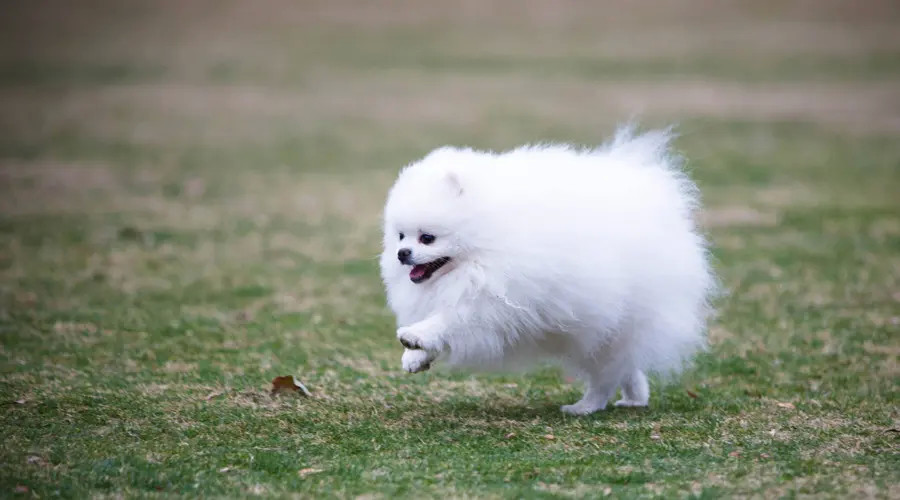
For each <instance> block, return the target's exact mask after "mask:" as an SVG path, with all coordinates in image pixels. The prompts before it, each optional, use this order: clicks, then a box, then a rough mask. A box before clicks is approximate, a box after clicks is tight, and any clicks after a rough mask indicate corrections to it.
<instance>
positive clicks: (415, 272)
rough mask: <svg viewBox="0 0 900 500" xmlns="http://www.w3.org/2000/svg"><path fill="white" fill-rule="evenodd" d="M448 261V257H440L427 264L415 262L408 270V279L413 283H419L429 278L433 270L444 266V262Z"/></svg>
mask: <svg viewBox="0 0 900 500" xmlns="http://www.w3.org/2000/svg"><path fill="white" fill-rule="evenodd" d="M448 262H450V257H441V258H440V259H437V260H433V261H431V262H429V263H427V264H416V265H414V266H413V268H412V269H411V270H410V271H409V279H410V280H411V281H412V282H413V283H421V282H423V281H425V280H427V279H428V278H430V277H431V275H432V274H434V272H435V271H437V270H438V269H440V268H442V267H444V264H446V263H448Z"/></svg>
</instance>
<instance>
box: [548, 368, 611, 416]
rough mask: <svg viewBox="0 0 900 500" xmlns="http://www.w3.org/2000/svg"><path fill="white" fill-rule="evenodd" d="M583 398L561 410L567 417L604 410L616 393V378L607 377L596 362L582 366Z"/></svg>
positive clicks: (605, 371)
mask: <svg viewBox="0 0 900 500" xmlns="http://www.w3.org/2000/svg"><path fill="white" fill-rule="evenodd" d="M581 369H582V376H583V378H584V382H585V387H584V396H582V397H581V399H580V400H578V402H577V403H574V404H570V405H565V406H563V407H562V408H561V409H562V411H563V413H568V414H569V415H588V414H591V413H594V412H595V411H600V410H603V409H605V408H606V403H607V402H609V399H610V398H611V397H613V395H614V394H615V392H616V384H617V383H618V378H617V377H611V376H609V373H608V370H603V369H601V368H600V367H599V366H598V365H597V362H596V360H591V362H589V363H585V364H584V365H582V368H581Z"/></svg>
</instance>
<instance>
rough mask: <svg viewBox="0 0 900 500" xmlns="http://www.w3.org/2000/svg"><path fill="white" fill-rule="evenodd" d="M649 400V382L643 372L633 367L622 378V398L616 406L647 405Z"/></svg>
mask: <svg viewBox="0 0 900 500" xmlns="http://www.w3.org/2000/svg"><path fill="white" fill-rule="evenodd" d="M649 401H650V384H649V383H648V382H647V376H646V375H644V372H642V371H640V370H638V369H634V370H632V371H631V372H630V373H628V374H627V375H625V378H624V379H622V399H620V400H618V401H616V406H625V407H633V406H647V403H648V402H649Z"/></svg>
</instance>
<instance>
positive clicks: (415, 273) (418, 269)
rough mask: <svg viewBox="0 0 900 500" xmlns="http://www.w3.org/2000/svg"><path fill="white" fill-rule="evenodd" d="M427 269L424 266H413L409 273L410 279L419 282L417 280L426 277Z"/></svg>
mask: <svg viewBox="0 0 900 500" xmlns="http://www.w3.org/2000/svg"><path fill="white" fill-rule="evenodd" d="M425 269H426V267H425V266H424V265H422V264H419V265H417V266H413V268H412V270H411V271H410V272H409V277H410V278H412V279H414V280H417V279H419V278H421V277H422V276H425Z"/></svg>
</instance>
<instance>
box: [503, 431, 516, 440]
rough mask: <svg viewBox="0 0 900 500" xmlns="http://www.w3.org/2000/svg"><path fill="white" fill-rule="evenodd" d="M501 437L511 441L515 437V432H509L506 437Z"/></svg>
mask: <svg viewBox="0 0 900 500" xmlns="http://www.w3.org/2000/svg"><path fill="white" fill-rule="evenodd" d="M503 437H504V438H506V439H512V438H514V437H516V433H515V432H510V433H509V434H507V435H505V436H503Z"/></svg>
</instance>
